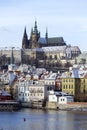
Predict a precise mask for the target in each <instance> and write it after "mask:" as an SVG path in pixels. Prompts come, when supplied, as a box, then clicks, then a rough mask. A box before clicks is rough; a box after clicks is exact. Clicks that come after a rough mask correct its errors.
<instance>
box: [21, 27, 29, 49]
mask: <svg viewBox="0 0 87 130" xmlns="http://www.w3.org/2000/svg"><path fill="white" fill-rule="evenodd" d="M28 46H29V43H28V36H27V33H26V27H25V29H24V35H23V40H22V48H23V49H27V48H28Z"/></svg>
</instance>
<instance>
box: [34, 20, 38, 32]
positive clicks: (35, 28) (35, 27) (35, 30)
mask: <svg viewBox="0 0 87 130" xmlns="http://www.w3.org/2000/svg"><path fill="white" fill-rule="evenodd" d="M34 32H35V34H37V33H38V30H37V21H36V20H35V26H34Z"/></svg>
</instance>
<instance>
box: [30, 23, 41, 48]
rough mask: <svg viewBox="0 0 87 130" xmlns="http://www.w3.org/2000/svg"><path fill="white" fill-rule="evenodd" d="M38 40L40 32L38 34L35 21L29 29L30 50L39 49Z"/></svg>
mask: <svg viewBox="0 0 87 130" xmlns="http://www.w3.org/2000/svg"><path fill="white" fill-rule="evenodd" d="M39 38H40V32H38V29H37V22H36V21H35V25H34V28H32V29H31V36H30V44H29V48H30V49H33V48H38V47H39V44H38V39H39Z"/></svg>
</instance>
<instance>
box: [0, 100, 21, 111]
mask: <svg viewBox="0 0 87 130" xmlns="http://www.w3.org/2000/svg"><path fill="white" fill-rule="evenodd" d="M19 109H20V104H19V102H15V101H5V102H0V111H13V110H19Z"/></svg>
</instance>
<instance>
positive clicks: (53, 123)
mask: <svg viewBox="0 0 87 130" xmlns="http://www.w3.org/2000/svg"><path fill="white" fill-rule="evenodd" d="M24 118H25V120H24ZM1 128H2V129H3V130H87V113H86V112H71V111H53V110H50V111H44V110H35V109H21V110H20V111H17V112H0V130H1Z"/></svg>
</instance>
